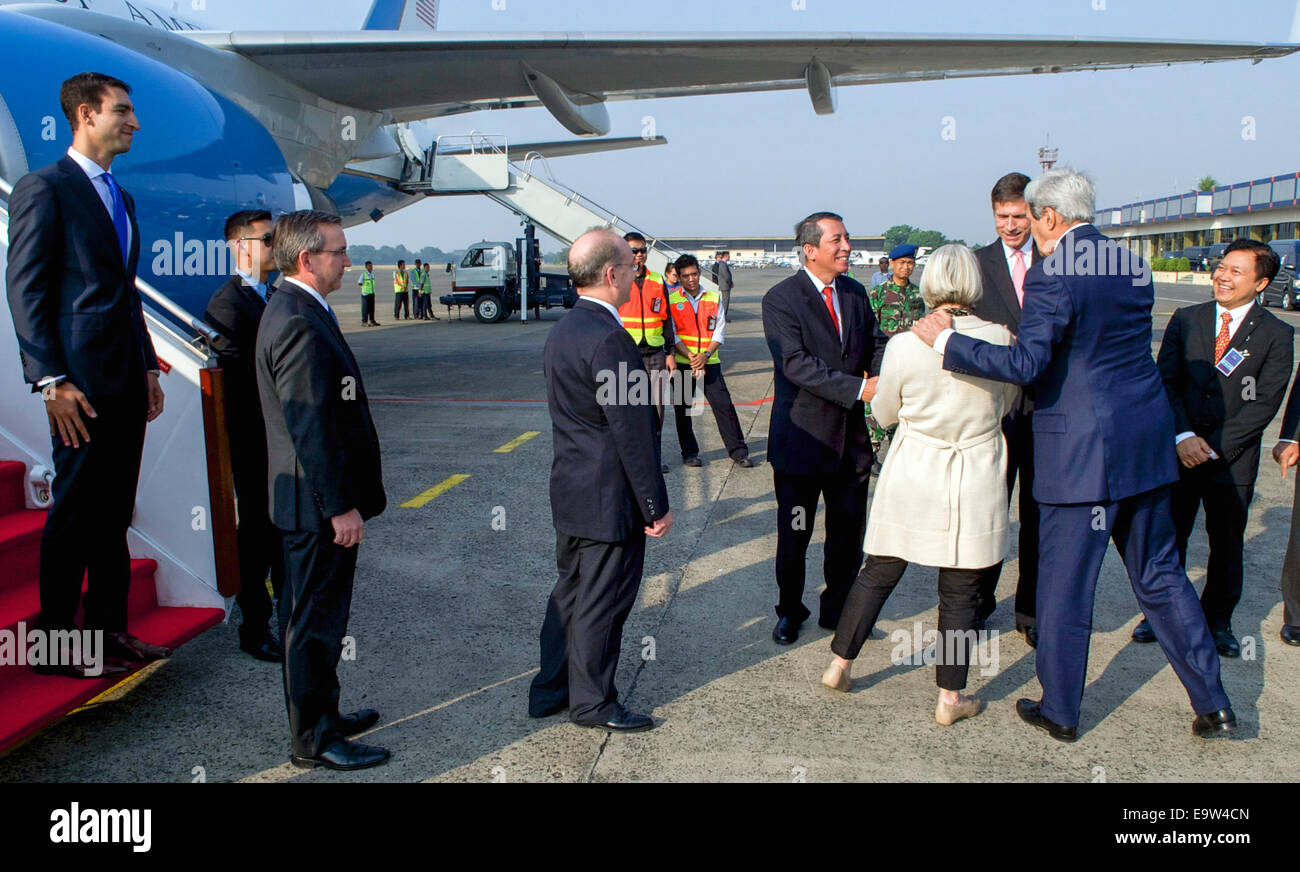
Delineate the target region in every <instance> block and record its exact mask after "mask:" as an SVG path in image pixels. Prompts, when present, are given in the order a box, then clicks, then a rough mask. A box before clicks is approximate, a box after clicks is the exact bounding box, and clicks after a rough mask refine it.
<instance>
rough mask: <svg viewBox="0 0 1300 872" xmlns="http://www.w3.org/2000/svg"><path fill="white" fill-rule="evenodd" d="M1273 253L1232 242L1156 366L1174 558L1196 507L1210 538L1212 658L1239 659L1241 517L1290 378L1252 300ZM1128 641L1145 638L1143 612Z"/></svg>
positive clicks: (1286, 345) (1278, 324)
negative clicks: (1165, 411)
mask: <svg viewBox="0 0 1300 872" xmlns="http://www.w3.org/2000/svg"><path fill="white" fill-rule="evenodd" d="M1278 266H1279V260H1278V256H1277V253H1276V252H1275V251H1273V249H1271V248H1269V247H1268V246H1267V245H1265V244H1264V243H1262V242H1256V241H1254V240H1252V239H1238V240H1237V241H1236V242H1234V243H1232V244H1231V245H1229V246H1228V249H1227V251H1225V252H1224V255H1223V260H1222V261H1221V262H1220V263H1219V266H1218V268H1217V269H1216V270H1215V271H1214V299H1213V300H1210V301H1209V302H1205V303H1200V304H1198V305H1195V306H1186V307H1184V308H1182V309H1179V310H1178V311H1177V312H1175V313H1174V315H1173V317H1172V318H1171V319H1170V320H1169V326H1168V327H1166V328H1165V334H1164V338H1163V339H1162V340H1161V342H1160V354H1159V356H1158V357H1157V363H1158V364H1159V366H1160V377H1161V378H1162V379H1163V380H1164V383H1165V391H1166V392H1167V393H1168V394H1169V404H1170V406H1172V407H1173V410H1174V430H1175V433H1176V435H1175V436H1174V439H1175V440H1176V450H1177V452H1178V462H1179V465H1180V468H1179V470H1178V482H1177V484H1175V485H1174V490H1173V496H1172V504H1173V512H1174V525H1175V527H1176V528H1177V530H1178V556H1179V559H1180V560H1181V561H1182V563H1183V565H1184V566H1186V565H1187V539H1188V537H1189V536H1191V533H1192V527H1193V526H1194V525H1195V523H1196V515H1197V513H1198V512H1199V511H1200V509H1201V508H1202V506H1204V508H1205V532H1206V534H1207V535H1208V537H1209V540H1210V555H1209V561H1208V562H1207V564H1206V572H1205V589H1204V590H1203V591H1202V593H1201V608H1202V610H1204V612H1205V620H1206V622H1207V623H1208V624H1209V625H1210V632H1211V634H1212V635H1213V636H1214V645H1215V647H1216V648H1218V650H1219V656H1220V657H1240V656H1241V646H1240V643H1239V642H1238V641H1237V638H1236V636H1235V635H1233V632H1232V613H1233V610H1234V609H1235V608H1236V606H1237V603H1238V601H1240V599H1241V591H1242V579H1243V575H1244V571H1243V568H1242V561H1243V556H1244V550H1245V535H1246V518H1247V512H1248V510H1249V508H1250V502H1251V499H1252V498H1253V497H1254V493H1255V478H1256V476H1257V475H1258V473H1259V455H1260V440H1261V439H1262V438H1263V436H1264V430H1265V428H1267V427H1268V425H1269V423H1271V422H1272V420H1273V417H1274V416H1275V415H1276V414H1277V411H1278V409H1279V408H1281V406H1282V398H1283V397H1284V396H1285V395H1286V386H1287V382H1288V381H1290V379H1291V363H1292V357H1293V339H1294V335H1295V330H1294V329H1293V328H1292V327H1291V325H1290V324H1286V323H1284V322H1283V321H1281V320H1280V319H1279V318H1277V317H1275V316H1274V315H1272V314H1270V313H1269V312H1268V310H1266V309H1264V308H1263V307H1262V306H1260V305H1258V304H1257V303H1256V301H1255V298H1256V296H1257V295H1258V294H1259V293H1260V292H1262V291H1263V290H1264V288H1266V287H1268V283H1269V282H1270V281H1272V280H1273V277H1274V276H1275V275H1277V271H1278ZM1133 641H1134V642H1154V641H1156V635H1155V632H1154V631H1153V630H1152V628H1151V624H1150V623H1149V622H1148V621H1147V620H1146V619H1145V618H1143V620H1142V622H1141V623H1140V624H1138V626H1137V628H1136V629H1135V630H1134V631H1133Z"/></svg>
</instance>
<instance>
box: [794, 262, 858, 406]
mask: <svg viewBox="0 0 1300 872" xmlns="http://www.w3.org/2000/svg"><path fill="white" fill-rule="evenodd" d="M803 271H804V274H805V275H807V276H808V278H810V279H812V283H813V287H814V288H816V290H817V296H819V297H821V298H822V300H823V301H824V300H825V299H826V294H825V291H826V288H830V289H831V305H832V306H834V307H835V322H836V323H837V324H838V325H839V330H840V341H841V342H843V341H844V316H843V315H841V314H840V292H839V291H838V290H837V289H836V287H835V283H834V282H832V283H831V284H829V285H828V284H826V283H825V282H823V281H822V280H821V279H819V278H817V276H815V275H813V274H812V270H810V269H808V267H804V268H803ZM823 305H825V304H824V303H823ZM866 386H867V380H866V379H865V378H864V379H862V385H861V386H860V387H859V388H858V396H859V397H860V396H862V391H863V390H864V389H865V388H866Z"/></svg>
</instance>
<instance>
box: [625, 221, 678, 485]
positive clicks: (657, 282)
mask: <svg viewBox="0 0 1300 872" xmlns="http://www.w3.org/2000/svg"><path fill="white" fill-rule="evenodd" d="M623 241H624V242H626V243H627V244H628V245H629V246H631V248H632V266H633V277H632V295H631V297H630V298H629V299H628V300H627V302H625V303H624V304H623V305H622V306H619V309H618V317H619V318H620V319H621V320H622V322H623V327H624V328H625V329H626V330H627V332H628V333H629V334H631V336H632V341H633V342H635V343H636V350H637V351H639V352H640V353H641V362H642V363H644V364H645V368H646V371H647V372H649V373H650V401H651V403H652V404H653V405H654V409H655V422H656V423H655V451H656V454H657V455H660V456H661V455H662V452H661V451H660V449H659V444H660V442H661V441H662V437H663V430H664V406H663V402H664V397H663V390H662V387H663V379H662V378H661V377H660V376H658V375H656V374H657V373H661V372H664V371H665V370H667V371H668V372H669V373H671V372H673V371H674V370H676V369H677V364H676V362H675V361H674V360H673V358H672V356H671V355H669V354H667V353H666V349H669V348H672V347H673V321H672V318H670V317H668V295H667V294H666V293H664V277H663V276H661V275H660V274H659V273H657V272H650V271H649V270H647V269H646V256H647V251H646V241H645V237H644V236H642V235H641V234H640V233H637V232H636V231H635V230H633V231H631V232H630V233H625V234H624V235H623ZM659 471H660V472H667V471H668V467H667V466H666V465H664V464H663V463H662V461H661V462H660V466H659Z"/></svg>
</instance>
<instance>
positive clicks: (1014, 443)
mask: <svg viewBox="0 0 1300 872" xmlns="http://www.w3.org/2000/svg"><path fill="white" fill-rule="evenodd" d="M1032 421H1033V413H1032V412H1026V413H1021V414H1019V415H1017V416H1015V417H1014V418H1003V419H1002V433H1003V435H1004V436H1005V437H1006V440H1007V502H1008V503H1010V501H1011V498H1012V496H1013V495H1014V493H1015V489H1016V476H1017V475H1019V477H1020V535H1019V541H1018V550H1017V552H1016V554H1017V556H1018V557H1019V566H1020V578H1019V579H1018V580H1017V581H1016V603H1015V610H1016V626H1017V627H1021V626H1033V625H1035V624H1036V623H1038V617H1037V615H1038V606H1037V600H1038V514H1039V513H1038V503H1037V502H1036V501H1035V500H1034V433H1033V427H1032ZM1001 576H1002V564H1000V563H999V564H998V571H997V572H994V573H990V574H988V575H985V576H982V577H981V578H980V584H981V588H980V602H979V608H978V610H977V611H976V613H975V616H976V617H977V618H979V619H980V620H981V621H983V620H987V619H988V617H989V615H991V614H993V610H994V609H996V608H997V605H998V596H997V589H998V579H999V578H1001Z"/></svg>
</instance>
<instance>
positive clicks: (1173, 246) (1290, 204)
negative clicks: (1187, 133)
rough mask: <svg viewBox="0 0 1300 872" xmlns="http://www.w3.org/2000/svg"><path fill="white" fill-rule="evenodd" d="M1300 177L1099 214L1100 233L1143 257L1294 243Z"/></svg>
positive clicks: (1299, 216) (1272, 178) (1146, 202)
mask: <svg viewBox="0 0 1300 872" xmlns="http://www.w3.org/2000/svg"><path fill="white" fill-rule="evenodd" d="M1298 187H1300V173H1287V174H1286V175H1281V176H1269V177H1267V178H1263V179H1255V180H1254V181H1249V182H1237V183H1235V184H1231V185H1219V186H1218V187H1216V188H1215V189H1214V190H1213V191H1211V192H1206V193H1200V192H1190V193H1182V194H1174V195H1172V196H1169V197H1161V198H1159V199H1155V200H1144V201H1141V202H1137V203H1128V204H1126V205H1124V206H1115V207H1112V208H1108V209H1100V210H1098V212H1097V218H1096V222H1095V223H1096V225H1097V229H1098V230H1100V231H1101V232H1102V233H1104V234H1106V235H1107V236H1109V237H1111V238H1112V239H1118V240H1122V241H1123V242H1125V243H1127V245H1128V248H1129V250H1130V251H1133V252H1135V253H1137V254H1139V255H1141V256H1142V257H1148V258H1149V257H1157V256H1160V255H1162V254H1164V253H1166V252H1170V251H1176V250H1181V249H1184V248H1187V247H1189V246H1197V245H1214V244H1215V243H1219V242H1232V241H1233V240H1236V239H1245V238H1249V239H1256V240H1259V241H1260V242H1270V241H1272V240H1274V239H1295V238H1296V229H1297V224H1298V223H1300V196H1298V195H1300V190H1298Z"/></svg>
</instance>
